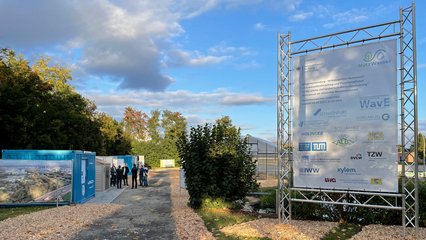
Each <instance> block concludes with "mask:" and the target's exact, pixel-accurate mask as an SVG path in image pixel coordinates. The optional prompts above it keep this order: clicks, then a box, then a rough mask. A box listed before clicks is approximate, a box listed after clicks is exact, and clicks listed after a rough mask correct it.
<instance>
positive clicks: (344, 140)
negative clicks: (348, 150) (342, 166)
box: [333, 135, 355, 147]
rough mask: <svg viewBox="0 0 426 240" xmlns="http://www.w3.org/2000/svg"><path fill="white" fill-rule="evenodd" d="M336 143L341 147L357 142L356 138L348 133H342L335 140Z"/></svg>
mask: <svg viewBox="0 0 426 240" xmlns="http://www.w3.org/2000/svg"><path fill="white" fill-rule="evenodd" d="M333 143H334V144H335V145H337V146H340V147H347V146H350V145H352V144H354V143H355V139H353V138H351V137H349V136H348V135H340V136H339V138H338V139H337V140H336V141H334V142H333Z"/></svg>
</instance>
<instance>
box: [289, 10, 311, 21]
mask: <svg viewBox="0 0 426 240" xmlns="http://www.w3.org/2000/svg"><path fill="white" fill-rule="evenodd" d="M312 15H313V12H302V11H300V12H297V13H296V14H293V15H291V16H290V20H291V21H294V22H297V21H303V20H306V19H307V18H308V17H310V16H312Z"/></svg>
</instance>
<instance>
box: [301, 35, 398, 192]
mask: <svg viewBox="0 0 426 240" xmlns="http://www.w3.org/2000/svg"><path fill="white" fill-rule="evenodd" d="M396 56H397V54H396V40H390V41H383V42H378V43H372V44H365V45H362V46H355V47H348V48H344V49H338V50H332V51H327V52H322V53H318V54H310V55H305V56H298V57H295V58H293V83H294V86H293V93H294V98H293V100H294V101H293V120H294V121H293V142H294V151H293V160H294V164H293V169H294V174H293V177H294V178H293V180H294V186H295V187H308V188H327V189H344V190H348V189H349V190H365V191H384V192H397V191H398V180H397V179H398V178H397V175H398V163H397V162H398V156H397V135H398V134H397V129H398V127H397V114H398V110H397V96H396V95H397V92H396V91H397V79H396V76H397V67H396Z"/></svg>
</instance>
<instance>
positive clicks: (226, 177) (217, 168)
mask: <svg viewBox="0 0 426 240" xmlns="http://www.w3.org/2000/svg"><path fill="white" fill-rule="evenodd" d="M178 150H179V155H180V158H181V160H182V167H183V169H184V170H185V182H186V187H187V190H188V193H189V205H190V206H191V207H194V208H198V207H200V206H201V205H202V203H203V199H205V198H212V199H218V198H220V199H223V200H225V201H227V202H232V201H235V200H238V199H242V198H243V197H244V196H245V195H246V194H247V193H248V192H250V191H254V190H256V189H257V188H258V185H257V183H256V179H255V174H256V163H255V162H254V161H253V160H252V159H251V156H250V154H249V151H248V145H247V142H246V139H242V138H241V136H240V129H237V128H236V127H235V126H233V125H232V124H231V121H230V120H229V118H227V117H225V118H222V119H220V120H218V121H217V123H216V124H214V125H213V126H211V125H208V124H206V125H205V126H200V125H199V126H197V127H196V128H194V127H192V128H191V130H190V134H189V137H187V136H186V135H183V136H182V137H181V138H180V141H179V142H178Z"/></svg>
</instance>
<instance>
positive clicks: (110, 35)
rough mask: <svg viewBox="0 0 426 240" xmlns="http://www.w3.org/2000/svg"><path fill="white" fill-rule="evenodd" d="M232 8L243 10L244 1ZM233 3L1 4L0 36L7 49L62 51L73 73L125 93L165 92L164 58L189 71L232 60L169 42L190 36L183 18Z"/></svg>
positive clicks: (105, 0)
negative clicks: (112, 81) (98, 79)
mask: <svg viewBox="0 0 426 240" xmlns="http://www.w3.org/2000/svg"><path fill="white" fill-rule="evenodd" d="M255 2H257V1H255ZM231 3H232V4H233V5H236V4H237V5H241V4H244V1H238V0H235V1H232V2H231ZM231 3H229V2H227V1H222V0H204V1H191V0H182V1H177V2H176V1H173V0H158V1H131V0H124V1H112V0H93V1H85V0H74V1H56V0H40V1H29V0H27V1H26V0H23V1H0V9H2V14H0V33H1V38H2V43H3V45H4V46H7V47H12V48H20V49H27V51H31V49H33V50H34V51H37V52H38V54H39V51H40V49H46V51H49V50H54V51H61V54H63V55H64V56H63V57H64V58H68V59H73V64H74V65H75V66H74V68H78V69H80V73H85V74H87V75H88V76H89V75H97V76H108V77H109V78H110V79H116V81H117V86H119V87H121V88H128V89H147V90H150V91H161V90H165V89H166V88H167V87H168V86H169V85H170V84H171V83H172V82H173V79H171V78H170V76H167V75H166V74H165V73H164V72H163V69H162V66H163V65H162V64H163V63H164V62H163V59H164V58H166V59H167V57H168V58H169V59H171V58H173V57H179V58H178V59H177V60H176V61H175V64H176V65H188V66H202V65H207V64H218V63H222V62H224V61H226V60H228V59H230V57H231V56H229V55H227V54H210V53H209V54H207V53H200V52H197V51H184V50H183V49H181V47H180V46H176V45H175V44H170V43H171V42H173V41H172V40H173V38H174V37H175V36H178V35H180V34H182V33H184V32H185V30H184V29H183V27H182V26H181V25H180V21H182V20H183V19H188V18H194V17H197V16H199V15H201V14H203V13H205V12H207V11H211V10H212V9H215V8H218V7H221V6H224V7H227V6H228V5H229V4H231ZM247 4H253V2H252V1H250V2H249V3H247ZM11 23H13V24H11ZM52 46H53V47H52ZM28 49H30V50H28ZM37 49H38V50H37ZM28 54H29V55H32V54H33V53H31V52H30V53H28ZM58 55H60V54H58ZM164 56H166V57H164Z"/></svg>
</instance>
